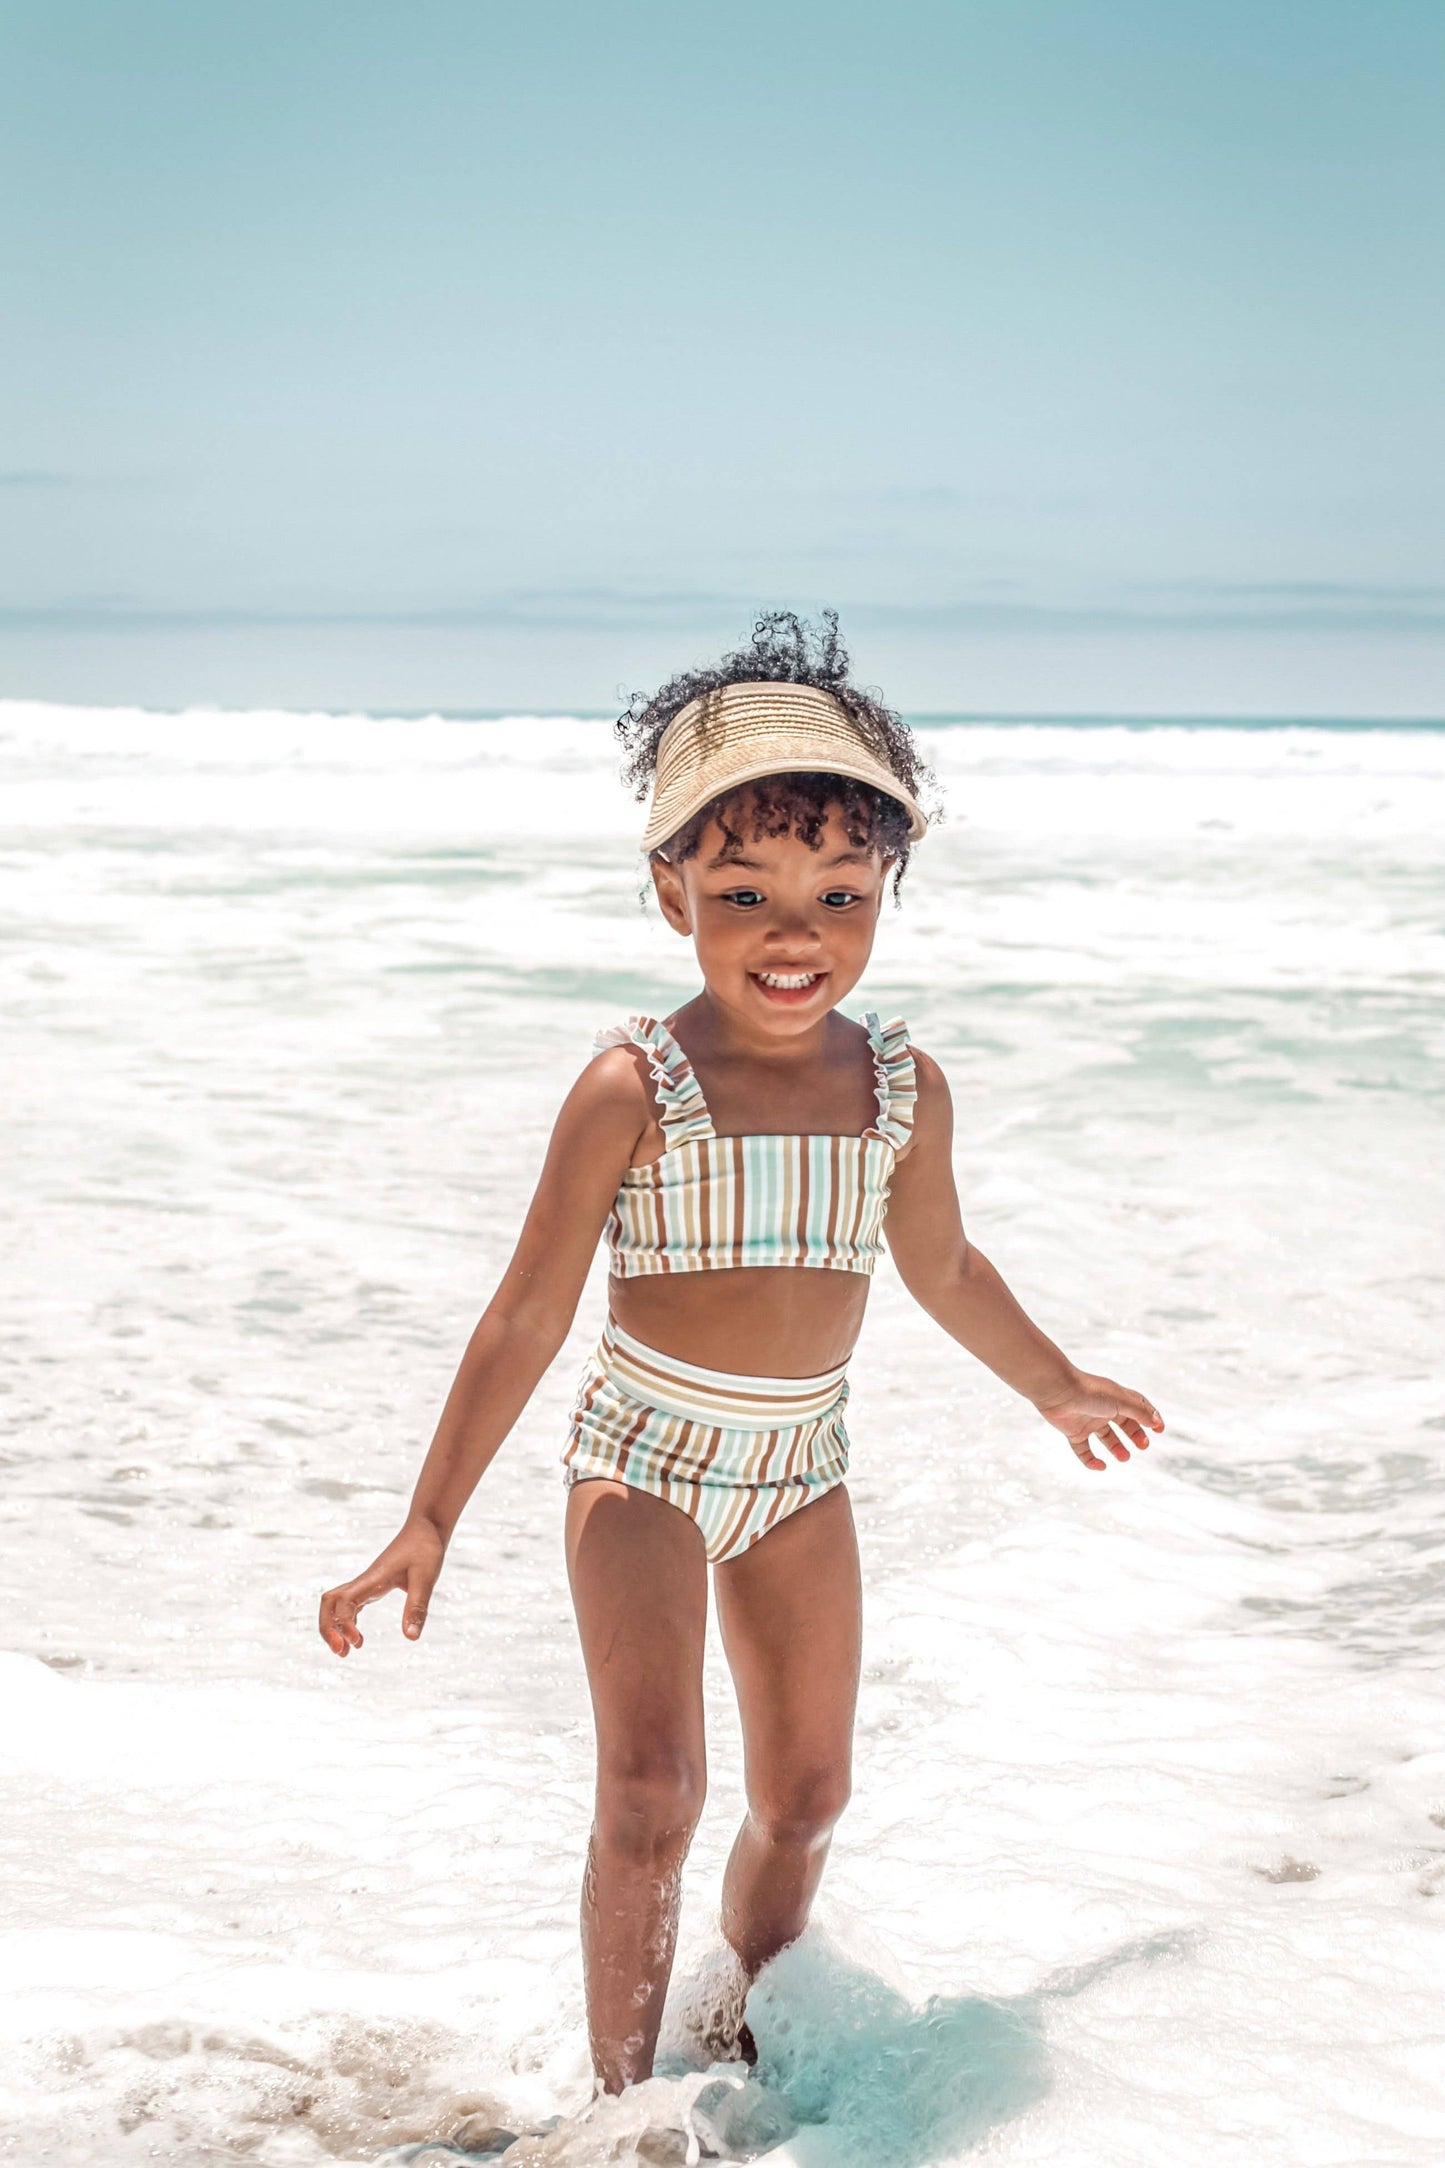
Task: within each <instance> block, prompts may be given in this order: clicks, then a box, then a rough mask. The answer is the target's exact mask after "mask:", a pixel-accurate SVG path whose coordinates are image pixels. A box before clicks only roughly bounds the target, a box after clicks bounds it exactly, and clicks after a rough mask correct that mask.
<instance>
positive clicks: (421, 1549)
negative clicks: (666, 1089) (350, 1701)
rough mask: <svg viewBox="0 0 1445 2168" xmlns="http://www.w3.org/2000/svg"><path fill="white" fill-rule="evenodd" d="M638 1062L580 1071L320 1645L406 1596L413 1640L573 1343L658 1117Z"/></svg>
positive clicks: (351, 1635)
mask: <svg viewBox="0 0 1445 2168" xmlns="http://www.w3.org/2000/svg"><path fill="white" fill-rule="evenodd" d="M652 1118H653V1116H652V1106H651V1101H650V1099H649V1097H648V1092H647V1087H646V1085H645V1083H644V1081H643V1075H642V1071H641V1067H640V1064H639V1063H638V1062H637V1061H636V1060H635V1059H634V1057H633V1054H632V1050H631V1049H630V1048H626V1047H618V1048H613V1049H612V1050H610V1051H609V1052H608V1053H606V1054H603V1055H601V1056H599V1058H598V1059H597V1060H596V1061H594V1062H592V1063H591V1064H590V1065H589V1066H588V1067H587V1068H586V1069H584V1070H583V1072H582V1074H581V1076H580V1077H579V1078H578V1080H577V1082H576V1083H575V1084H574V1085H573V1087H572V1090H571V1091H570V1093H569V1094H568V1096H567V1099H566V1101H565V1103H564V1105H563V1107H562V1111H561V1113H560V1114H559V1115H558V1117H557V1122H556V1126H555V1128H554V1129H553V1131H552V1140H551V1143H550V1144H549V1146H548V1148H547V1158H546V1161H545V1164H544V1165H543V1168H542V1174H541V1179H540V1180H539V1182H538V1184H537V1189H536V1194H535V1195H534V1197H533V1199H532V1203H531V1207H530V1209H529V1211H528V1213H527V1217H526V1221H525V1222H524V1224H523V1227H522V1233H521V1237H520V1239H519V1240H518V1243H517V1247H516V1250H515V1251H514V1253H513V1256H512V1261H511V1263H510V1264H509V1265H508V1267H507V1269H506V1271H505V1272H504V1273H503V1275H502V1279H501V1284H500V1285H499V1287H498V1288H497V1291H496V1293H495V1294H494V1295H493V1297H492V1299H491V1301H490V1302H489V1303H488V1305H487V1308H486V1311H485V1313H484V1314H483V1316H482V1318H481V1321H480V1323H479V1324H478V1326H477V1328H476V1331H475V1332H474V1333H473V1334H472V1337H471V1340H470V1341H469V1342H468V1345H467V1351H466V1353H465V1354H464V1355H463V1357H462V1360H461V1366H460V1368H459V1369H458V1371H457V1374H456V1377H455V1379H454V1380H453V1383H452V1389H451V1391H450V1392H449V1393H448V1395H447V1401H446V1406H445V1407H444V1408H443V1409H442V1414H441V1421H440V1422H439V1423H438V1424H437V1428H436V1435H435V1437H434V1438H433V1439H432V1442H431V1449H430V1451H429V1452H428V1453H427V1456H426V1459H425V1461H424V1462H423V1464H422V1470H421V1474H420V1476H419V1477H418V1478H417V1485H416V1489H415V1491H414V1492H413V1494H412V1501H411V1506H410V1509H409V1510H408V1513H407V1517H406V1521H405V1523H404V1525H403V1526H402V1528H401V1530H400V1532H399V1534H397V1535H396V1536H395V1537H394V1538H393V1539H392V1541H391V1542H390V1543H389V1544H388V1545H387V1546H386V1549H385V1550H384V1551H382V1552H381V1554H380V1556H379V1557H377V1558H376V1559H374V1560H373V1562H372V1564H371V1565H369V1566H368V1567H367V1569H366V1571H365V1572H364V1573H359V1574H358V1575H357V1576H356V1578H355V1580H353V1581H347V1582H344V1583H343V1584H342V1585H341V1586H340V1587H339V1588H332V1589H328V1590H327V1592H326V1594H325V1595H324V1596H323V1597H322V1599H321V1618H320V1628H321V1638H322V1639H323V1641H325V1643H326V1645H327V1647H328V1648H330V1649H332V1650H334V1652H335V1653H336V1655H338V1656H345V1655H347V1654H348V1652H349V1651H350V1650H351V1649H354V1648H356V1649H359V1648H360V1647H361V1643H362V1636H361V1634H360V1632H359V1631H358V1628H357V1624H356V1615H357V1613H358V1612H359V1611H360V1610H361V1608H362V1607H363V1605H365V1604H368V1603H374V1602H375V1601H376V1599H377V1598H378V1596H385V1595H387V1594H388V1593H389V1592H390V1591H391V1590H392V1589H394V1588H400V1589H404V1590H405V1591H406V1608H405V1610H404V1612H403V1615H402V1631H403V1632H404V1633H405V1634H406V1635H407V1636H408V1638H409V1639H411V1640H413V1641H414V1640H415V1639H416V1637H417V1635H418V1634H419V1633H420V1632H421V1630H422V1626H423V1624H424V1622H425V1619H426V1613H427V1605H428V1602H429V1601H430V1598H431V1592H432V1589H433V1587H434V1585H435V1583H436V1578H437V1575H438V1574H439V1573H440V1572H441V1566H442V1560H443V1558H444V1557H445V1555H446V1548H447V1544H448V1543H449V1542H450V1540H451V1534H452V1530H453V1529H454V1528H455V1527H456V1524H457V1521H458V1520H459V1519H460V1517H461V1512H462V1508H463V1507H464V1506H465V1504H466V1502H467V1500H468V1499H469V1498H470V1497H471V1494H472V1492H473V1491H474V1490H475V1488H476V1486H477V1484H478V1482H479V1481H480V1479H481V1477H482V1475H483V1473H484V1472H485V1470H486V1468H487V1467H488V1465H489V1463H490V1462H491V1460H492V1457H493V1455H494V1454H495V1453H496V1451H497V1449H498V1447H499V1446H500V1445H501V1443H502V1440H503V1439H504V1438H505V1437H506V1435H507V1433H508V1431H509V1430H510V1429H511V1427H512V1425H513V1423H515V1422H516V1420H517V1417H518V1416H519V1415H520V1414H521V1412H522V1410H523V1408H525V1406H526V1405H527V1402H528V1401H529V1400H530V1398H531V1397H532V1394H533V1392H534V1391H535V1389H536V1386H537V1381H538V1379H539V1378H540V1377H541V1375H542V1373H543V1371H544V1370H545V1369H546V1368H547V1366H548V1364H549V1363H550V1362H551V1361H552V1359H553V1357H554V1356H555V1355H556V1354H557V1352H558V1350H559V1348H560V1347H561V1345H562V1342H563V1341H564V1340H565V1339H566V1337H567V1333H568V1331H569V1329H570V1327H571V1324H572V1319H573V1316H574V1314H575V1312H576V1309H577V1303H578V1299H579V1297H580V1296H581V1293H582V1287H583V1283H584V1282H585V1280H586V1278H587V1272H588V1268H589V1267H590V1265H591V1263H592V1257H593V1253H594V1252H595V1250H596V1248H597V1241H598V1237H599V1236H600V1234H601V1232H602V1228H603V1225H604V1224H605V1222H606V1218H607V1214H608V1212H609V1210H610V1209H611V1206H612V1200H613V1198H614V1197H615V1196H616V1194H617V1188H618V1184H619V1183H620V1182H621V1180H622V1176H623V1172H624V1170H625V1169H626V1167H627V1166H628V1165H629V1163H630V1161H631V1159H632V1156H633V1154H634V1152H635V1150H636V1148H637V1144H638V1140H639V1138H640V1137H641V1136H642V1134H643V1131H644V1130H645V1129H646V1128H647V1126H648V1124H649V1122H650V1121H651V1120H652Z"/></svg>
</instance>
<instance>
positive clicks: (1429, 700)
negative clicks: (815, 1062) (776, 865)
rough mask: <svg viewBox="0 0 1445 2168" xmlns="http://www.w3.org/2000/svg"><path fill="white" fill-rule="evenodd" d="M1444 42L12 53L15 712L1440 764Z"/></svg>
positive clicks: (871, 26) (593, 28)
mask: <svg viewBox="0 0 1445 2168" xmlns="http://www.w3.org/2000/svg"><path fill="white" fill-rule="evenodd" d="M1442 113H1445V6H1442V5H1441V0H1352V4H1340V0H1247V4H1236V0H1206V4H1192V0H1131V4H1122V0H949V4H943V0H937V4H935V0H886V4H885V0H878V4H874V5H867V6H860V5H855V4H853V0H832V4H830V5H821V4H813V0H767V4H754V0H727V4H726V5H718V4H716V0H671V4H664V0H607V4H606V5H605V6H604V5H598V4H597V0H577V4H573V0H527V5H526V6H519V5H517V4H516V0H505V4H501V5H493V4H491V0H407V4H406V5H401V4H400V0H393V4H391V5H376V4H371V0H283V4H274V0H247V4H246V5H245V6H244V7H235V6H231V5H222V4H221V0H127V4H126V5H124V6H118V5H116V4H115V0H21V4H15V0H0V312H3V336H0V697H4V696H19V697H35V698H50V699H65V700H83V701H100V702H115V703H130V702H144V703H147V704H153V705H164V706H184V705H190V704H219V705H223V706H251V705H281V706H291V707H305V706H319V707H330V708H337V707H362V708H369V709H373V710H376V709H390V710H393V711H403V712H410V711H413V710H423V709H427V708H431V707H441V708H447V709H451V710H470V709H475V710H488V709H496V708H516V707H536V708H538V709H557V708H579V709H583V710H586V711H589V712H590V711H599V712H603V711H607V710H608V709H609V708H612V707H615V705H616V699H617V695H618V693H619V692H621V691H624V690H628V689H631V688H633V687H636V686H650V685H652V684H654V683H656V682H657V681H658V680H659V679H661V678H662V677H665V676H666V675H668V674H670V672H671V671H672V670H673V669H675V668H678V667H681V666H683V665H686V664H688V663H692V662H696V661H699V660H703V659H706V658H709V657H711V656H712V655H714V654H716V653H717V652H719V651H721V650H722V649H724V648H727V647H731V646H733V645H736V644H737V643H738V641H739V640H740V639H741V638H743V637H745V635H746V633H747V629H748V626H749V623H750V621H751V619H752V617H753V615H754V613H755V612H756V611H757V610H758V609H759V608H763V607H771V606H778V607H789V608H797V609H801V610H805V611H810V612H811V611H816V610H817V609H818V608H819V607H821V606H823V605H832V606H833V607H835V608H837V609H838V611H839V612H840V615H841V618H842V624H843V630H844V633H845V636H846V637H848V639H849V641H850V644H851V646H852V649H853V652H854V657H855V662H856V664H857V674H858V675H859V676H860V677H862V678H864V679H866V680H867V681H868V682H870V683H874V684H878V685H880V686H881V687H882V689H883V690H884V692H885V693H886V694H887V695H888V696H889V697H890V698H891V699H893V700H895V701H896V702H897V703H898V704H899V705H901V706H904V707H906V708H908V709H909V710H910V711H912V712H915V713H921V712H964V713H981V712H1001V713H1031V712H1039V713H1048V712H1062V713H1077V712H1091V713H1119V714H1136V713H1137V714H1143V713H1168V714H1260V715H1276V714H1280V715H1283V714H1301V715H1344V716H1348V715H1381V716H1384V715H1401V716H1445V513H1442V503H1445V494H1442V484H1445V369H1442V355H1445V240H1442V235H1445V125H1442Z"/></svg>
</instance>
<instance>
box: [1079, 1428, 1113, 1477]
mask: <svg viewBox="0 0 1445 2168" xmlns="http://www.w3.org/2000/svg"><path fill="white" fill-rule="evenodd" d="M1069 1443H1070V1445H1071V1446H1072V1447H1073V1449H1074V1451H1075V1452H1076V1453H1077V1454H1078V1456H1079V1458H1080V1460H1081V1461H1082V1462H1083V1463H1084V1466H1085V1467H1086V1468H1107V1466H1108V1465H1109V1464H1108V1462H1107V1461H1104V1460H1100V1458H1099V1456H1098V1454H1097V1453H1096V1452H1095V1451H1094V1448H1093V1447H1092V1445H1090V1443H1089V1433H1088V1432H1087V1431H1084V1432H1083V1433H1082V1435H1081V1436H1079V1437H1077V1438H1070V1440H1069Z"/></svg>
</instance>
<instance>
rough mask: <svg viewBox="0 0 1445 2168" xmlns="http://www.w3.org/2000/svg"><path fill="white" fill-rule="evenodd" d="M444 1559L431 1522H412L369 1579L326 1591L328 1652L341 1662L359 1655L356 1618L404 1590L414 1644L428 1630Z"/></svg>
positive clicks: (404, 1621)
mask: <svg viewBox="0 0 1445 2168" xmlns="http://www.w3.org/2000/svg"><path fill="white" fill-rule="evenodd" d="M445 1555H446V1545H445V1544H444V1543H443V1542H442V1539H441V1533H440V1531H439V1530H438V1529H436V1528H433V1527H432V1525H431V1523H430V1522H429V1521H408V1522H407V1524H406V1526H405V1528H403V1530H402V1531H401V1534H400V1535H399V1536H397V1537H396V1538H395V1539H394V1540H393V1541H392V1542H390V1543H388V1545H387V1547H386V1549H385V1550H384V1551H383V1552H382V1554H381V1556H380V1557H379V1558H378V1559H375V1560H374V1561H373V1563H372V1564H371V1565H369V1566H368V1567H367V1569H366V1571H365V1573H359V1574H358V1575H357V1576H356V1579H355V1580H354V1581H344V1582H343V1583H342V1585H341V1587H340V1588H328V1589H327V1591H326V1594H325V1595H324V1596H323V1597H322V1599H321V1618H320V1628H321V1638H322V1640H323V1641H324V1642H325V1643H326V1646H327V1647H328V1648H329V1649H330V1650H331V1651H332V1652H333V1654H335V1655H337V1656H347V1655H349V1654H350V1653H351V1651H352V1649H359V1648H360V1647H361V1642H362V1636H361V1633H360V1631H359V1630H358V1627H357V1624H356V1614H357V1612H358V1611H359V1610H361V1608H362V1607H363V1605H365V1604H368V1603H375V1602H376V1599H377V1597H378V1596H388V1595H390V1593H391V1591H392V1590H393V1589H394V1588H404V1589H405V1590H406V1608H405V1610H404V1611H403V1612H402V1614H401V1630H402V1632H403V1633H404V1634H405V1635H406V1637H407V1639H408V1640H409V1641H415V1640H416V1638H417V1636H418V1634H419V1633H420V1632H421V1630H422V1627H423V1626H424V1625H425V1624H426V1612H427V1605H428V1604H429V1603H430V1602H431V1592H432V1590H433V1589H434V1588H435V1586H436V1578H437V1575H438V1574H439V1573H440V1572H441V1570H442V1559H443V1558H444V1557H445Z"/></svg>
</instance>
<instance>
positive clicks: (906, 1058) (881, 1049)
mask: <svg viewBox="0 0 1445 2168" xmlns="http://www.w3.org/2000/svg"><path fill="white" fill-rule="evenodd" d="M859 1022H860V1023H861V1024H862V1026H863V1029H864V1030H865V1031H866V1032H867V1034H868V1044H869V1045H870V1046H871V1047H872V1049H873V1074H874V1077H875V1078H876V1080H877V1081H876V1083H875V1086H874V1089H875V1090H876V1091H877V1094H878V1119H877V1121H876V1122H875V1123H874V1124H873V1128H874V1132H875V1133H876V1134H877V1135H878V1136H880V1137H884V1138H886V1139H887V1141H888V1143H889V1144H891V1145H892V1146H893V1149H894V1151H895V1152H896V1151H899V1150H900V1149H901V1148H902V1147H903V1146H904V1145H905V1144H906V1143H907V1142H908V1139H909V1137H910V1136H911V1135H912V1133H913V1109H914V1105H915V1103H916V1102H917V1099H918V1075H917V1071H916V1070H915V1068H914V1065H913V1049H912V1047H911V1046H910V1045H909V1043H908V1026H907V1025H906V1024H905V1023H904V1021H903V1018H902V1017H901V1016H895V1017H894V1019H893V1021H892V1022H891V1023H889V1024H880V1023H879V1021H878V1017H877V1013H876V1012H875V1011H874V1010H872V1009H869V1010H868V1012H867V1014H866V1015H865V1016H862V1017H860V1018H859Z"/></svg>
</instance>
